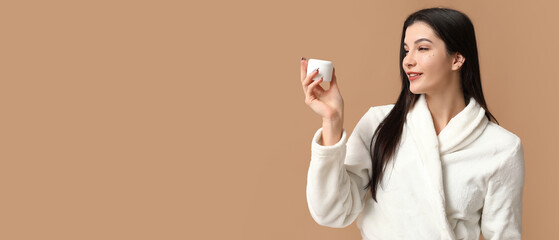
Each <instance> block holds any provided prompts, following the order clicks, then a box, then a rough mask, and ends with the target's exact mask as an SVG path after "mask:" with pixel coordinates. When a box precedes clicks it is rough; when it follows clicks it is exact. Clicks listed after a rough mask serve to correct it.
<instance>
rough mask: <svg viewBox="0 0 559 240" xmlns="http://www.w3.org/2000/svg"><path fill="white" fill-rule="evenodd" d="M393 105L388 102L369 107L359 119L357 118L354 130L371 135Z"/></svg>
mask: <svg viewBox="0 0 559 240" xmlns="http://www.w3.org/2000/svg"><path fill="white" fill-rule="evenodd" d="M393 107H394V104H388V105H380V106H374V107H371V108H369V110H368V111H367V112H366V113H365V115H363V117H362V118H361V120H359V122H358V123H357V126H355V129H354V132H355V131H357V132H361V133H365V135H372V133H373V132H374V130H375V129H376V128H377V127H378V125H379V124H380V123H381V122H382V120H384V118H386V116H387V115H388V114H389V113H390V111H391V110H392V108H393ZM366 137H369V136H366Z"/></svg>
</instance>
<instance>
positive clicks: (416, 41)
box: [404, 38, 433, 46]
mask: <svg viewBox="0 0 559 240" xmlns="http://www.w3.org/2000/svg"><path fill="white" fill-rule="evenodd" d="M423 41H426V42H430V43H433V41H431V40H429V39H427V38H420V39H417V40H415V42H413V43H414V44H417V43H419V42H423ZM407 45H408V44H406V43H404V46H407Z"/></svg>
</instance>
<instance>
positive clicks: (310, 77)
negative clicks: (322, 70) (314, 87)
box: [302, 68, 319, 92]
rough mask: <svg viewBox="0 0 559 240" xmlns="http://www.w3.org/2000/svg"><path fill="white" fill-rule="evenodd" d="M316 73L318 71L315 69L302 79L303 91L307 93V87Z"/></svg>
mask: <svg viewBox="0 0 559 240" xmlns="http://www.w3.org/2000/svg"><path fill="white" fill-rule="evenodd" d="M318 71H319V69H318V68H317V69H316V70H314V71H312V72H311V73H309V75H308V76H306V77H305V79H303V83H302V84H303V91H305V92H306V91H307V88H308V86H309V84H311V82H312V81H313V80H312V79H313V78H314V77H315V76H316V75H318Z"/></svg>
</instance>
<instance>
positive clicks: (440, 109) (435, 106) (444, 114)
mask: <svg viewBox="0 0 559 240" xmlns="http://www.w3.org/2000/svg"><path fill="white" fill-rule="evenodd" d="M425 100H426V101H427V106H428V107H429V111H430V112H431V117H432V118H433V124H434V126H435V131H436V132H437V135H439V133H440V132H441V131H442V130H443V129H444V128H445V127H446V125H447V124H448V122H449V121H450V120H451V119H452V118H453V117H454V116H456V114H458V113H459V112H461V111H462V110H463V109H464V108H465V107H466V102H464V94H463V93H462V91H458V93H456V92H452V93H449V92H442V93H438V94H425Z"/></svg>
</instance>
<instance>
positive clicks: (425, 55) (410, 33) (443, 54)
mask: <svg viewBox="0 0 559 240" xmlns="http://www.w3.org/2000/svg"><path fill="white" fill-rule="evenodd" d="M404 49H405V50H406V56H405V57H404V60H403V61H402V67H403V68H404V71H405V72H406V73H407V76H408V79H409V81H410V91H411V92H412V93H414V94H421V93H424V94H434V93H438V92H443V91H446V90H449V88H450V87H451V86H452V85H453V84H456V82H455V83H453V82H452V81H460V80H459V77H458V80H456V78H457V77H456V76H457V75H456V74H453V72H454V70H453V62H455V57H454V56H451V55H449V54H448V53H447V51H446V46H445V43H444V42H443V40H442V39H440V38H439V37H438V36H437V35H436V34H435V32H434V31H433V29H432V28H431V27H430V26H429V25H427V24H426V23H424V22H415V23H413V24H412V25H410V26H409V27H408V28H407V29H406V35H405V38H404ZM458 83H459V82H458Z"/></svg>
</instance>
